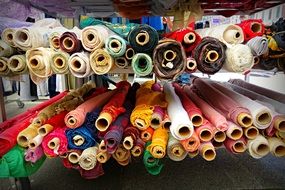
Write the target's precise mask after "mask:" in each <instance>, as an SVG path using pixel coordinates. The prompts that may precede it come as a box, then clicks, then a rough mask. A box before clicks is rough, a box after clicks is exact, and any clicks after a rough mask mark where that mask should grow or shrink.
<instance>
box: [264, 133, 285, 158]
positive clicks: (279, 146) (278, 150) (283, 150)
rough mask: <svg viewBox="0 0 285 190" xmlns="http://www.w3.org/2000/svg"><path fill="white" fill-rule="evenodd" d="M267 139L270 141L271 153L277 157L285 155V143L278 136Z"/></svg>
mask: <svg viewBox="0 0 285 190" xmlns="http://www.w3.org/2000/svg"><path fill="white" fill-rule="evenodd" d="M267 140H268V143H269V148H270V152H271V154H273V155H274V156H276V157H283V156H285V143H284V142H283V141H282V140H280V139H278V138H276V137H270V138H268V139H267Z"/></svg>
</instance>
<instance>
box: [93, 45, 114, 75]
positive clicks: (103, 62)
mask: <svg viewBox="0 0 285 190" xmlns="http://www.w3.org/2000/svg"><path fill="white" fill-rule="evenodd" d="M90 65H91V68H92V69H93V71H94V72H95V73H96V74H97V75H103V74H106V73H108V72H109V71H111V70H112V68H113V66H114V59H113V58H112V57H111V55H110V54H109V53H108V52H107V51H105V50H103V49H97V50H95V51H94V52H92V53H91V54H90Z"/></svg>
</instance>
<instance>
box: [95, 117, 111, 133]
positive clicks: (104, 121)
mask: <svg viewBox="0 0 285 190" xmlns="http://www.w3.org/2000/svg"><path fill="white" fill-rule="evenodd" d="M111 122H112V116H111V115H110V114H109V113H101V114H100V116H99V118H98V119H97V120H96V122H95V126H96V128H97V129H98V130H99V131H106V130H107V129H108V127H109V126H110V124H111Z"/></svg>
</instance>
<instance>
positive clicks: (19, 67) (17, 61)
mask: <svg viewBox="0 0 285 190" xmlns="http://www.w3.org/2000/svg"><path fill="white" fill-rule="evenodd" d="M8 67H9V69H10V70H11V72H13V74H14V75H19V74H24V73H27V72H28V67H27V63H26V56H25V55H13V56H11V57H10V58H9V60H8Z"/></svg>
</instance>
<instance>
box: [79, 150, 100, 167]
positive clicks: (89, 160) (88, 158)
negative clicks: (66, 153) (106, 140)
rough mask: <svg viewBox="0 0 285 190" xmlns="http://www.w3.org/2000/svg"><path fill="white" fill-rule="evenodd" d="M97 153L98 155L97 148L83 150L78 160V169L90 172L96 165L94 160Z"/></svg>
mask: <svg viewBox="0 0 285 190" xmlns="http://www.w3.org/2000/svg"><path fill="white" fill-rule="evenodd" d="M97 153H98V148H97V147H89V148H87V149H85V150H84V151H83V152H82V154H81V156H80V158H79V162H78V163H79V165H80V167H81V168H83V169H84V170H92V169H93V168H94V167H95V166H96V164H97V159H96V155H97Z"/></svg>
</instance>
